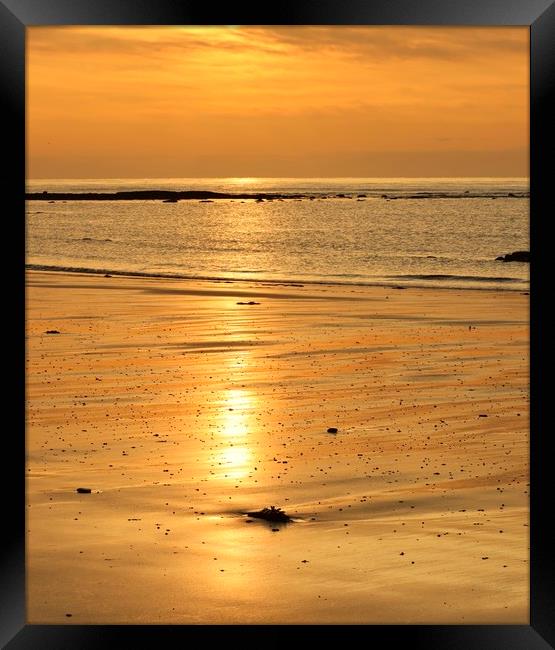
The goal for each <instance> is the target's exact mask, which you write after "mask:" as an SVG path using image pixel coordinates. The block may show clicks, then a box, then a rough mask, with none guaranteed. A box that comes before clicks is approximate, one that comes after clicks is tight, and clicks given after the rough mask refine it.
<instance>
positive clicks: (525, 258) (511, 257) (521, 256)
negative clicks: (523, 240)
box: [495, 251, 530, 263]
mask: <svg viewBox="0 0 555 650" xmlns="http://www.w3.org/2000/svg"><path fill="white" fill-rule="evenodd" d="M495 261H496V262H527V263H530V251H514V252H513V253H507V254H506V255H500V256H499V257H496V258H495Z"/></svg>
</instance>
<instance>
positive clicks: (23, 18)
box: [0, 0, 555, 650]
mask: <svg viewBox="0 0 555 650" xmlns="http://www.w3.org/2000/svg"><path fill="white" fill-rule="evenodd" d="M85 24H88V25H104V24H118V25H119V24H134V25H150V24H167V25H170V24H177V25H179V24H181V25H188V24H209V25H212V24H219V25H224V24H254V25H256V24H266V25H289V24H307V25H322V24H327V25H342V24H368V25H492V26H493V25H527V26H529V27H530V34H531V70H530V72H531V87H530V100H531V103H530V190H531V202H530V206H531V251H532V254H533V255H534V261H533V263H532V265H531V296H530V297H531V313H530V328H531V364H530V391H531V418H530V428H531V445H530V475H531V476H530V479H531V505H530V542H531V553H530V606H531V610H530V625H528V626H526V625H503V626H495V625H491V626H488V625H481V626H473V625H467V626H461V625H443V626H429V625H406V626H389V625H387V626H385V625H383V626H382V625H380V626H308V625H307V626H295V627H294V629H293V626H75V625H66V626H58V625H50V626H48V625H26V624H25V515H24V512H25V490H24V488H25V486H24V478H23V477H24V471H23V468H22V465H24V459H25V436H24V435H19V436H18V435H16V434H15V433H12V432H11V431H5V434H4V440H3V444H4V448H5V449H7V453H5V455H4V467H3V472H2V479H3V481H5V483H4V490H3V493H2V494H3V495H4V499H3V505H4V510H6V509H7V508H8V506H10V507H11V510H12V512H10V514H9V516H8V517H7V520H6V518H5V520H4V523H7V524H8V525H7V526H6V527H5V528H4V532H3V542H4V543H3V545H2V546H3V551H2V556H1V567H0V568H1V573H0V580H1V590H0V594H1V596H0V598H1V609H0V642H1V643H2V646H3V647H7V648H10V649H20V648H32V649H33V650H34V649H37V648H40V649H50V648H52V649H55V650H60V649H64V648H72V649H74V648H75V649H77V648H78V649H87V648H96V647H118V648H130V647H133V646H134V644H135V643H144V644H145V645H146V646H147V647H150V646H154V644H156V645H157V646H159V645H162V644H168V645H170V646H172V645H182V644H183V643H186V642H193V641H194V640H195V638H196V637H197V636H198V638H199V640H201V641H202V642H203V643H209V642H212V641H216V642H217V641H218V640H221V641H223V642H224V643H226V644H229V643H230V642H233V641H237V642H241V643H245V642H247V643H248V642H249V641H255V640H256V641H257V642H258V643H263V644H272V645H273V644H276V645H277V644H280V643H282V642H283V641H284V640H286V638H288V637H289V636H290V635H291V636H294V638H295V640H296V641H298V642H299V643H307V642H308V643H311V644H312V643H314V642H315V640H316V638H317V637H318V636H319V635H323V636H325V640H326V641H328V640H329V642H330V643H334V642H337V641H341V642H343V643H345V640H346V635H347V638H348V640H351V639H350V638H349V637H350V636H351V634H357V635H360V637H361V639H362V641H363V642H364V643H367V644H368V645H370V646H375V647H382V644H385V643H387V644H388V645H392V646H393V647H395V645H397V644H400V645H410V646H415V647H422V648H427V649H428V650H433V649H435V648H442V649H449V650H458V649H461V650H463V649H464V650H469V649H470V650H472V649H473V648H476V649H479V650H487V649H490V648H491V649H495V650H499V649H501V648H503V649H507V650H510V649H512V648H518V649H526V650H536V649H538V650H540V649H542V650H543V649H545V648H549V647H553V644H554V643H555V596H554V589H553V575H555V573H554V571H553V554H554V553H553V549H554V548H555V544H554V543H553V542H554V540H553V533H550V532H549V530H550V528H551V527H550V525H549V524H550V522H549V521H548V518H549V515H550V514H551V513H550V510H551V503H552V501H551V499H552V497H553V490H552V476H553V472H550V467H549V463H550V461H551V458H550V455H549V454H548V453H546V448H545V445H546V441H545V438H546V437H548V436H551V435H552V431H551V430H550V429H551V427H549V429H548V428H547V427H546V423H547V422H549V417H548V413H547V403H546V402H547V400H544V399H542V396H541V394H540V393H541V391H542V390H543V387H544V386H545V384H546V383H547V381H548V377H547V372H546V369H547V368H548V367H549V362H548V361H547V360H546V358H545V350H546V349H547V348H546V345H547V336H546V331H545V330H547V325H548V321H546V320H543V321H542V317H543V319H546V318H547V314H545V313H544V311H545V309H542V304H544V303H542V296H544V297H545V296H547V295H549V294H548V289H549V286H548V284H547V282H548V279H547V274H546V267H545V260H546V259H547V255H546V253H545V246H546V240H547V238H546V237H542V236H541V234H540V229H541V221H542V219H549V218H550V217H551V213H549V212H548V209H549V207H551V206H552V201H551V200H550V189H551V187H550V186H551V184H552V183H550V180H551V178H550V177H551V171H550V169H551V167H552V166H551V165H550V162H553V158H554V152H555V146H554V145H555V143H554V138H553V135H552V134H551V133H550V129H549V126H550V122H551V121H552V120H553V115H554V114H555V111H554V108H555V106H554V102H553V87H554V86H555V83H554V82H555V4H554V3H553V0H343V1H341V0H277V1H276V2H275V3H274V4H263V3H259V4H258V5H252V6H250V5H246V3H245V4H243V5H241V6H237V5H236V4H221V5H217V6H213V5H210V4H209V3H205V2H204V3H203V2H198V1H197V0H193V1H188V0H0V52H1V54H2V56H1V58H0V88H1V90H2V92H1V95H0V96H1V97H2V108H3V110H4V112H5V115H4V122H3V123H4V136H3V140H4V160H5V161H8V162H9V164H7V165H6V169H5V172H4V178H3V180H4V199H5V201H7V204H8V205H7V208H6V213H5V215H6V216H5V219H10V220H13V222H14V223H16V224H17V225H16V233H15V236H14V238H13V241H12V242H11V243H12V246H11V247H12V248H13V249H14V250H15V251H16V253H17V251H19V250H21V251H22V256H23V258H24V257H25V254H24V241H25V229H24V222H25V219H24V211H25V200H24V194H25V29H26V27H27V26H32V25H85ZM7 136H9V137H7ZM6 139H7V142H6ZM5 245H7V246H9V245H10V244H9V243H8V242H5ZM19 246H21V249H20V248H18V247H19ZM16 263H17V262H16ZM14 268H15V267H14ZM17 268H18V274H17V279H18V281H21V284H20V285H17V284H15V287H16V289H17V290H18V291H17V295H18V298H17V299H16V309H17V313H18V314H19V315H20V317H21V320H18V321H17V325H18V327H19V329H18V330H17V331H16V333H15V339H16V340H21V338H23V337H22V332H24V299H23V296H24V264H23V265H21V267H19V266H17ZM5 271H6V270H5ZM19 273H21V275H19ZM10 275H11V276H13V269H12V270H11V271H10ZM7 281H8V282H11V283H13V282H14V280H13V277H10V278H9V279H8V280H7ZM20 337H21V338H20ZM5 345H6V346H8V345H10V344H9V343H8V342H6V343H5ZM24 345H25V344H24V340H23V344H22V346H21V348H19V350H21V351H22V352H24ZM16 364H17V366H18V368H17V369H16V370H15V371H14V372H15V375H14V376H15V377H17V381H14V382H11V383H12V384H13V387H14V388H15V389H16V390H18V391H19V393H20V394H22V395H24V364H21V356H20V352H18V353H17V359H16ZM22 388H23V390H21V389H22ZM15 403H17V402H14V404H15ZM22 410H23V409H22ZM21 413H22V411H19V410H17V416H20V414H21ZM270 627H271V629H269V628H270ZM215 637H218V638H219V639H216V638H215Z"/></svg>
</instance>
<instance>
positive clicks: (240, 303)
mask: <svg viewBox="0 0 555 650" xmlns="http://www.w3.org/2000/svg"><path fill="white" fill-rule="evenodd" d="M236 304H237V305H259V304H260V303H259V302H254V300H249V302H238V303H236Z"/></svg>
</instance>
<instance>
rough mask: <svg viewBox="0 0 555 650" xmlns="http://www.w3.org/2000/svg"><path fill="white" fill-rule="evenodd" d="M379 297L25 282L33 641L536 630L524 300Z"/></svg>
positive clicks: (194, 285) (325, 289)
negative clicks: (284, 631)
mask: <svg viewBox="0 0 555 650" xmlns="http://www.w3.org/2000/svg"><path fill="white" fill-rule="evenodd" d="M390 289H391V288H389V287H345V286H340V287H337V286H335V287H329V286H322V285H316V286H315V285H311V286H304V287H290V286H289V287H283V286H265V287H264V288H262V287H261V286H260V283H255V282H252V281H248V280H247V281H234V282H231V283H229V284H227V285H225V286H222V284H221V283H217V282H211V283H209V282H207V281H198V282H197V281H193V280H187V281H184V280H183V281H178V280H174V279H159V278H137V277H133V278H130V277H125V276H114V277H113V278H110V279H106V280H105V279H103V278H99V277H98V276H94V275H91V274H76V273H65V274H64V273H59V272H56V273H55V272H45V271H36V270H34V271H29V270H27V271H26V307H27V319H26V371H27V372H26V453H27V459H26V494H27V509H26V511H27V530H28V533H27V594H28V596H27V599H28V600H27V605H28V621H29V623H32V624H41V623H43V624H52V623H57V624H64V623H66V624H67V623H71V624H78V625H79V624H149V623H150V624H152V623H165V624H304V623H314V624H406V623H412V624H454V623H462V624H501V623H510V624H515V623H520V624H527V623H528V622H529V593H528V577H529V555H528V553H529V535H528V532H529V529H528V523H529V505H528V490H529V486H528V481H529V476H528V471H529V451H528V439H529V425H528V415H529V406H528V393H529V387H528V382H529V368H528V356H529V355H528V344H529V332H528V328H529V323H528V305H529V300H528V298H527V297H525V296H523V295H520V294H519V293H517V292H510V291H501V292H499V291H490V292H486V291H467V290H464V291H463V290H452V291H433V290H431V288H427V289H426V290H424V289H413V290H410V291H408V290H407V291H391V290H390ZM330 427H336V428H337V429H338V431H337V433H331V434H330V432H329V431H328V429H329V428H330ZM160 443H164V444H160ZM78 488H82V489H90V490H91V493H79V492H77V490H78ZM271 505H275V506H278V507H281V508H283V509H284V510H285V511H286V512H287V514H289V515H290V516H292V517H293V522H292V523H291V524H287V525H283V526H282V525H279V526H277V529H276V530H274V528H276V526H275V525H267V523H266V522H264V521H261V520H258V521H253V522H250V523H249V522H247V519H246V517H245V515H244V514H243V513H246V512H251V511H254V510H259V509H261V508H264V507H269V506H271ZM84 585H85V586H86V587H84ZM129 585H132V588H129ZM152 593H163V594H164V597H163V598H160V599H152ZM269 593H270V594H272V598H268V594H269ZM68 614H71V618H67V615H68Z"/></svg>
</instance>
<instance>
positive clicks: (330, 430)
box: [328, 427, 338, 433]
mask: <svg viewBox="0 0 555 650" xmlns="http://www.w3.org/2000/svg"><path fill="white" fill-rule="evenodd" d="M337 431H338V429H337V428H336V427H330V428H329V429H328V433H337Z"/></svg>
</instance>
